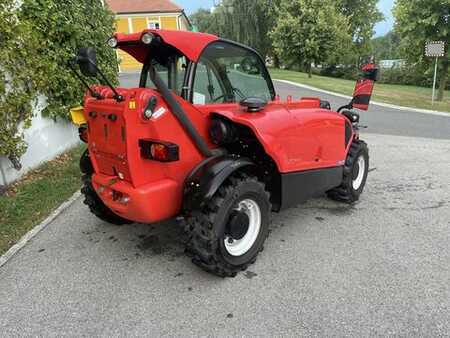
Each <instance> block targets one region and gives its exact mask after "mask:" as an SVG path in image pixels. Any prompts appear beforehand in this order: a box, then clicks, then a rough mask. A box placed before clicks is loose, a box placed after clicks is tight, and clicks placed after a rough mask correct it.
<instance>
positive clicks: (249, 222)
mask: <svg viewBox="0 0 450 338" xmlns="http://www.w3.org/2000/svg"><path fill="white" fill-rule="evenodd" d="M270 211H271V205H270V201H269V193H268V192H267V191H266V190H265V187H264V184H263V183H261V182H259V181H258V180H257V179H256V178H254V177H249V176H246V175H239V176H234V177H231V178H230V179H229V180H228V181H227V182H226V183H225V184H224V185H223V186H222V187H221V188H220V189H219V190H218V191H217V193H216V194H215V195H214V197H213V198H212V199H211V201H209V202H208V203H207V204H206V205H205V206H204V207H203V209H202V210H198V211H194V212H192V214H191V215H190V216H189V217H187V227H186V230H187V233H188V236H189V240H188V244H187V251H188V252H189V253H190V254H191V255H192V256H193V258H192V262H193V263H194V264H196V265H198V266H200V267H201V268H202V269H204V270H206V271H208V272H211V273H214V274H216V275H218V276H220V277H234V276H236V274H237V272H239V271H242V270H245V269H247V267H248V266H249V265H250V264H252V263H254V262H255V260H256V256H257V255H258V253H259V252H260V251H261V250H262V249H263V245H264V241H265V239H266V237H267V235H268V233H269V218H270Z"/></svg>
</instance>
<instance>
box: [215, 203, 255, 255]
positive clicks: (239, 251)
mask: <svg viewBox="0 0 450 338" xmlns="http://www.w3.org/2000/svg"><path fill="white" fill-rule="evenodd" d="M260 230H261V210H260V208H259V205H258V203H257V202H255V201H254V200H252V199H250V198H247V199H245V200H242V201H240V202H239V203H238V205H237V207H236V209H234V210H233V211H232V213H231V216H230V218H229V219H228V224H227V226H226V228H225V236H224V239H223V241H224V245H225V249H226V250H227V252H228V254H230V255H231V256H236V257H237V256H242V255H244V254H245V253H247V252H248V251H249V250H250V249H251V247H252V246H253V244H255V242H256V240H257V238H258V234H259V232H260Z"/></svg>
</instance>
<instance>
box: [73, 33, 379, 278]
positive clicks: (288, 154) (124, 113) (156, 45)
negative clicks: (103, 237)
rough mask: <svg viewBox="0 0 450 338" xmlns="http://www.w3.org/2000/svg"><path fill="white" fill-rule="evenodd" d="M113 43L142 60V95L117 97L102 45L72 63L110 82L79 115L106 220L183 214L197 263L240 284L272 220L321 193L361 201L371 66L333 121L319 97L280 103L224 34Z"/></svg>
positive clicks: (149, 36) (259, 69)
mask: <svg viewBox="0 0 450 338" xmlns="http://www.w3.org/2000/svg"><path fill="white" fill-rule="evenodd" d="M108 45H109V46H110V47H112V48H119V49H121V50H122V51H124V52H126V53H128V54H129V55H131V56H132V57H133V58H135V59H136V60H137V61H139V62H140V63H142V65H143V66H142V71H141V75H140V83H139V87H136V88H130V89H124V88H114V87H113V86H112V85H111V84H110V83H109V82H108V79H107V78H106V77H105V76H104V75H103V73H102V72H101V71H100V69H99V68H98V67H97V64H96V54H95V50H94V49H93V48H82V49H80V51H79V52H78V54H77V56H76V57H75V58H74V59H73V60H71V61H70V62H69V65H70V67H71V68H72V70H73V71H74V72H75V74H76V75H77V76H78V77H79V79H80V80H81V81H82V82H83V83H85V84H86V81H85V80H84V77H83V75H84V76H88V77H96V78H98V79H100V80H102V81H103V82H104V83H105V84H106V86H100V85H96V86H91V87H89V86H87V88H88V91H87V93H86V95H85V98H84V107H83V108H81V109H74V110H72V117H73V120H74V122H76V123H77V124H78V125H79V130H80V137H81V139H82V140H84V141H85V142H86V143H87V145H88V149H87V151H86V152H85V153H84V154H83V156H82V158H81V160H80V167H81V171H82V173H83V188H82V193H83V194H84V196H85V203H86V204H87V205H88V207H89V208H90V210H91V212H92V213H93V214H95V215H96V216H97V217H99V218H100V219H102V220H104V221H106V222H110V223H114V224H126V223H132V222H141V223H153V222H158V221H161V220H164V219H169V218H173V217H177V216H181V217H183V219H184V220H185V222H184V224H185V229H186V231H187V233H188V241H187V251H188V252H189V253H190V254H191V256H192V257H193V258H192V261H193V262H194V263H195V264H197V265H198V266H200V267H201V268H203V269H205V270H206V271H209V272H212V273H214V274H216V275H219V276H222V277H233V276H235V275H236V273H237V272H239V271H241V270H245V269H246V268H247V267H248V265H249V264H251V263H253V262H254V261H255V260H256V257H257V255H258V253H259V252H260V251H261V250H262V248H263V244H264V241H265V239H266V237H267V235H268V233H269V220H270V214H271V212H272V211H275V212H278V211H280V210H282V209H285V208H288V207H291V206H295V205H297V204H298V203H301V202H304V201H306V200H307V199H308V198H310V197H313V196H317V195H320V194H327V195H328V196H329V197H330V198H332V199H334V200H338V201H343V202H347V203H352V202H355V201H356V200H358V198H359V196H360V194H361V193H362V191H363V189H364V185H365V182H366V178H367V173H368V167H369V154H368V148H367V145H366V143H365V142H364V141H362V140H360V139H359V133H358V122H359V115H358V114H357V113H356V112H354V111H352V108H358V109H363V110H367V109H368V105H369V101H370V97H371V94H372V89H373V86H374V82H375V81H376V79H377V68H376V67H375V65H374V64H373V63H369V64H367V65H365V66H364V68H363V71H362V77H361V79H360V80H358V82H357V85H356V88H355V94H354V97H353V99H352V101H351V102H350V104H348V105H347V106H344V107H341V108H340V109H338V111H337V112H335V111H332V110H331V108H330V104H329V103H328V102H326V101H321V100H320V99H319V98H315V97H307V98H302V99H300V100H298V101H297V100H288V101H286V102H282V101H281V100H280V99H279V97H278V96H277V95H276V93H275V88H274V85H273V83H272V80H271V78H270V75H269V72H268V71H267V69H266V67H265V64H264V61H263V60H262V58H261V56H260V55H259V54H258V53H257V52H256V51H254V50H253V49H251V48H249V47H246V46H244V45H241V44H239V43H236V42H232V41H228V40H223V39H220V38H218V37H217V36H214V35H209V34H202V33H192V32H180V31H165V30H145V31H142V32H140V33H135V34H128V35H125V34H116V35H115V36H114V37H112V38H111V39H109V40H108ZM78 67H79V70H80V71H81V73H80V72H79V70H78Z"/></svg>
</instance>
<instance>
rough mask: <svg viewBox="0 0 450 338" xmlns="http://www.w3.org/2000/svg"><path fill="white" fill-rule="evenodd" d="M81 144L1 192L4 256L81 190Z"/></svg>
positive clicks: (0, 249) (0, 243)
mask: <svg viewBox="0 0 450 338" xmlns="http://www.w3.org/2000/svg"><path fill="white" fill-rule="evenodd" d="M84 148H85V146H84V145H80V146H78V147H76V148H74V149H72V150H70V151H68V152H66V153H65V154H63V155H61V156H59V157H57V158H56V159H54V160H53V161H50V162H47V163H45V164H43V165H41V166H40V167H39V168H37V169H35V170H33V171H31V172H30V173H28V174H27V175H26V176H25V177H23V178H22V179H21V180H20V181H18V182H16V183H15V184H13V185H12V186H10V187H9V188H8V190H7V191H6V194H4V195H0V255H1V254H3V253H5V252H6V251H7V250H8V249H9V248H10V247H11V246H13V245H14V244H15V243H16V242H17V241H18V240H19V239H20V238H21V237H22V236H23V235H24V234H25V233H26V232H28V231H29V230H30V229H32V228H33V227H34V226H35V225H36V224H38V223H39V222H41V221H42V220H44V219H45V218H46V217H47V216H48V215H49V214H50V213H51V212H52V211H53V210H55V209H56V208H57V207H58V206H59V205H60V204H61V203H63V202H64V201H65V200H67V199H68V198H69V197H70V196H72V195H73V194H74V193H75V191H77V190H78V189H80V186H81V183H80V180H81V174H80V169H79V165H78V162H79V158H80V156H81V153H82V152H83V150H84Z"/></svg>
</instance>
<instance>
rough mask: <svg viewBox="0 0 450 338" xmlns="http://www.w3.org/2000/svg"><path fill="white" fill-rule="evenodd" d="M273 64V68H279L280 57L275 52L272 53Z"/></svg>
mask: <svg viewBox="0 0 450 338" xmlns="http://www.w3.org/2000/svg"><path fill="white" fill-rule="evenodd" d="M273 66H274V67H275V68H280V58H279V57H278V55H277V54H276V53H273Z"/></svg>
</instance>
